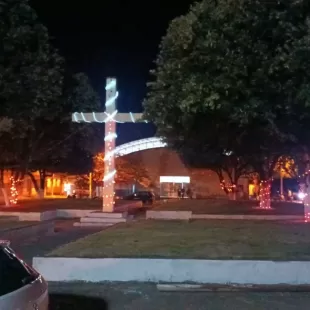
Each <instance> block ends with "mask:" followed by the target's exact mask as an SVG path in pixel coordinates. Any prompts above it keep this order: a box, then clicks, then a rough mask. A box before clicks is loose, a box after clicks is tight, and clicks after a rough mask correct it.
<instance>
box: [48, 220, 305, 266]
mask: <svg viewBox="0 0 310 310" xmlns="http://www.w3.org/2000/svg"><path fill="white" fill-rule="evenodd" d="M309 242H310V224H309V223H303V222H299V223H297V222H295V223H294V222H270V221H268V222H265V221H233V220H222V221H221V220H196V221H190V222H186V221H158V220H139V221H134V222H129V223H124V224H118V225H115V226H113V227H110V228H108V229H106V230H104V231H102V232H99V233H97V234H94V235H91V236H89V237H87V238H84V239H80V240H78V241H76V242H73V243H71V244H68V245H65V246H63V247H61V248H59V249H57V250H55V251H53V252H52V253H50V254H49V256H60V257H83V258H104V257H111V258H113V257H120V258H121V257H122V258H125V257H139V258H193V259H194V258H195V259H255V260H310V248H309V246H308V245H309Z"/></svg>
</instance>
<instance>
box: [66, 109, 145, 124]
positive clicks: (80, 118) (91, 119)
mask: <svg viewBox="0 0 310 310" xmlns="http://www.w3.org/2000/svg"><path fill="white" fill-rule="evenodd" d="M142 116H143V114H142V113H117V111H115V112H113V113H111V114H109V113H107V112H98V113H96V112H92V113H84V112H75V113H73V114H72V121H73V122H75V123H106V122H107V121H115V122H116V123H136V122H144V123H147V121H145V120H143V119H142Z"/></svg>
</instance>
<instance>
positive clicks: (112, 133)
mask: <svg viewBox="0 0 310 310" xmlns="http://www.w3.org/2000/svg"><path fill="white" fill-rule="evenodd" d="M116 98H117V92H116V79H113V78H108V79H107V83H106V103H105V111H106V113H107V115H109V116H110V117H108V118H107V120H106V122H105V138H104V147H105V157H104V178H103V199H102V203H103V205H102V211H103V212H113V211H114V183H115V181H114V179H115V174H116V170H115V159H114V152H115V139H116V137H117V135H116V122H115V120H114V118H113V117H111V116H112V115H114V114H115V112H116V103H115V100H116Z"/></svg>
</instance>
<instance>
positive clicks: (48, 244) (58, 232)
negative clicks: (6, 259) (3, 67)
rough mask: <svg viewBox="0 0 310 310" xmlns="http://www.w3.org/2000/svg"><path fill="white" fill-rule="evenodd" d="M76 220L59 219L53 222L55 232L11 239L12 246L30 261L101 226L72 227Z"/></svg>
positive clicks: (93, 231) (98, 229)
mask: <svg viewBox="0 0 310 310" xmlns="http://www.w3.org/2000/svg"><path fill="white" fill-rule="evenodd" d="M74 222H76V220H59V221H56V224H55V233H54V234H50V235H43V236H36V237H33V238H28V239H25V240H18V241H14V240H13V241H11V245H12V248H13V249H14V250H15V251H16V252H17V253H18V254H19V255H20V256H21V257H22V258H23V259H24V260H25V261H26V262H27V263H32V258H33V257H34V256H43V255H45V254H47V253H48V252H50V251H52V250H54V249H55V248H58V247H60V246H62V245H64V244H67V243H69V242H72V241H75V240H77V239H80V238H83V237H86V236H87V235H90V234H93V233H96V232H99V231H100V230H102V228H81V227H74V226H73V223H74Z"/></svg>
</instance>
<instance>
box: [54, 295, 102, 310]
mask: <svg viewBox="0 0 310 310" xmlns="http://www.w3.org/2000/svg"><path fill="white" fill-rule="evenodd" d="M87 309H91V310H108V304H107V302H106V301H105V300H104V299H101V298H97V297H89V296H79V295H71V294H50V304H49V310H87Z"/></svg>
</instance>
